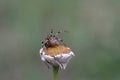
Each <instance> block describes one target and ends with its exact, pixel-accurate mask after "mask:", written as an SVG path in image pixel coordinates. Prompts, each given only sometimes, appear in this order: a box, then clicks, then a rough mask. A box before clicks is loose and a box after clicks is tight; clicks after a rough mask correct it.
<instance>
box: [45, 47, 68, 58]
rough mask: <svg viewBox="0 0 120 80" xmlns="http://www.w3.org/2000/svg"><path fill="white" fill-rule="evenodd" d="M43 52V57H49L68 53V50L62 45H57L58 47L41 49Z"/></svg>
mask: <svg viewBox="0 0 120 80" xmlns="http://www.w3.org/2000/svg"><path fill="white" fill-rule="evenodd" d="M43 51H44V52H45V55H50V56H56V55H58V54H69V53H70V49H68V48H67V47H65V46H63V45H58V46H55V47H50V48H43Z"/></svg>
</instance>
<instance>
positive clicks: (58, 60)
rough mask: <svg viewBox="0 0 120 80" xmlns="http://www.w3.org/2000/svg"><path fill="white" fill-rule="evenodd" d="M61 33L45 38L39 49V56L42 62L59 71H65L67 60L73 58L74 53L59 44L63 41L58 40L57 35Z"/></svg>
mask: <svg viewBox="0 0 120 80" xmlns="http://www.w3.org/2000/svg"><path fill="white" fill-rule="evenodd" d="M59 33H61V32H58V33H53V31H52V30H51V34H50V35H48V36H47V38H46V39H45V41H44V42H42V43H43V47H42V48H41V49H40V56H41V59H42V61H44V62H46V63H47V64H50V65H52V66H59V67H60V68H61V69H65V68H66V66H67V64H68V62H69V60H70V59H71V58H72V57H73V56H74V53H73V52H72V51H71V50H70V48H68V47H66V46H65V45H63V44H61V42H63V40H61V39H59V38H58V37H57V35H58V34H59Z"/></svg>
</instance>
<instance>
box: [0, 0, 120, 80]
mask: <svg viewBox="0 0 120 80" xmlns="http://www.w3.org/2000/svg"><path fill="white" fill-rule="evenodd" d="M51 29H53V30H54V31H55V32H58V31H59V30H63V31H67V33H65V32H63V33H61V35H60V38H62V39H63V40H64V43H65V44H67V46H69V47H70V48H71V49H72V51H73V52H74V53H75V55H76V56H75V57H74V58H73V59H72V60H71V61H70V63H69V65H68V67H67V68H66V70H60V72H59V80H120V0H0V80H52V79H53V78H52V69H48V68H47V67H46V65H45V64H44V63H43V62H42V61H41V59H40V57H39V49H40V48H41V42H42V41H44V38H45V37H46V35H47V34H49V32H50V30H51Z"/></svg>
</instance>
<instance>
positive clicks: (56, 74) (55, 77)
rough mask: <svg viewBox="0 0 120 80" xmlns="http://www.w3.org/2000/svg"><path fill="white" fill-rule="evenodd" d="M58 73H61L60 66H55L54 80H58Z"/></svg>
mask: <svg viewBox="0 0 120 80" xmlns="http://www.w3.org/2000/svg"><path fill="white" fill-rule="evenodd" d="M58 71H59V66H53V78H54V80H58Z"/></svg>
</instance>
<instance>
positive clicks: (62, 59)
mask: <svg viewBox="0 0 120 80" xmlns="http://www.w3.org/2000/svg"><path fill="white" fill-rule="evenodd" d="M73 56H75V55H74V53H73V52H72V51H71V52H70V53H69V54H68V53H67V54H59V55H56V56H55V57H52V56H50V55H45V53H44V51H43V48H41V49H40V57H41V60H42V61H46V62H48V63H49V64H51V65H54V66H55V65H59V66H60V68H61V69H65V68H66V67H67V64H68V63H69V60H70V59H71V58H72V57H73Z"/></svg>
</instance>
